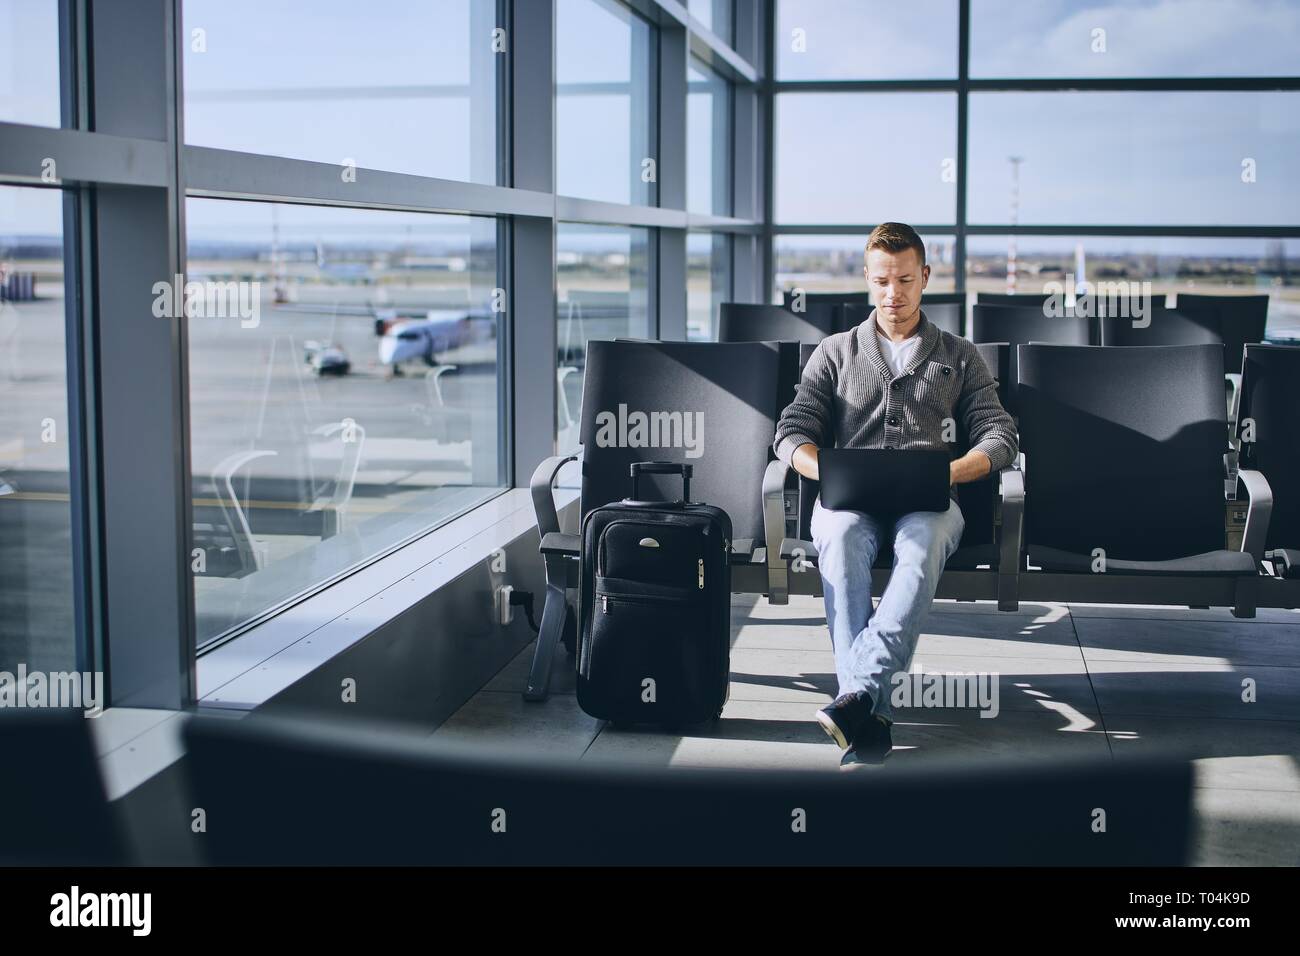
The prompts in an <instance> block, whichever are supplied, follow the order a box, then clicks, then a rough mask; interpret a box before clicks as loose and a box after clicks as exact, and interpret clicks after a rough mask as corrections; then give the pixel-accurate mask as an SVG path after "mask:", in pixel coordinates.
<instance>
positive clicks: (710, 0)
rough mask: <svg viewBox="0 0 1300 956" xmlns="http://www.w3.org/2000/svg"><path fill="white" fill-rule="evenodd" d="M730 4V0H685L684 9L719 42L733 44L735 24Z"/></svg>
mask: <svg viewBox="0 0 1300 956" xmlns="http://www.w3.org/2000/svg"><path fill="white" fill-rule="evenodd" d="M746 2H748V0H746ZM731 4H732V0H687V4H686V9H687V10H688V11H689V12H690V14H691V16H693V17H694V18H695V19H696V20H698V21H699V22H700V24H701V25H702V26H703V27H704V28H705V29H706V30H708V31H709V32H710V33H712V34H713V35H714V36H716V37H717V38H718V39H719V40H722V41H723V42H725V43H733V42H735V40H734V37H735V24H734V22H733V19H732V10H731Z"/></svg>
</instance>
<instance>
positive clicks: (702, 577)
mask: <svg viewBox="0 0 1300 956" xmlns="http://www.w3.org/2000/svg"><path fill="white" fill-rule="evenodd" d="M700 588H701V589H703V588H704V559H703V558H700Z"/></svg>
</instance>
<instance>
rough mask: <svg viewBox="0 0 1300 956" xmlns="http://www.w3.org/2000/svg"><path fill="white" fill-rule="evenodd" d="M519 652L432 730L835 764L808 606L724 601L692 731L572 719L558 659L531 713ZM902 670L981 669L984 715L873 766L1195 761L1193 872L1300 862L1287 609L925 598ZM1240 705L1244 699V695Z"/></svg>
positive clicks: (1299, 788) (820, 636)
mask: <svg viewBox="0 0 1300 956" xmlns="http://www.w3.org/2000/svg"><path fill="white" fill-rule="evenodd" d="M532 651H533V648H532V646H531V645H530V646H529V647H528V648H527V649H525V650H524V651H523V652H522V653H521V654H520V655H519V656H518V657H517V658H516V659H515V660H514V661H512V662H511V663H510V664H509V665H508V666H507V667H506V668H504V669H503V670H502V671H501V673H499V674H498V675H497V676H496V677H495V678H494V679H493V680H492V681H491V682H489V683H488V684H487V686H485V687H484V688H483V689H482V690H481V691H480V692H479V693H478V694H477V695H476V696H475V697H474V698H473V699H472V700H470V701H469V702H468V703H467V704H466V705H465V706H464V707H462V708H461V709H460V710H459V711H458V712H457V713H456V714H455V715H453V716H452V718H451V719H450V720H448V721H447V722H446V723H445V724H444V725H443V726H442V727H441V728H439V730H438V731H437V735H438V736H442V737H451V738H457V739H465V740H473V741H475V742H477V743H481V744H488V745H492V744H500V745H502V746H508V747H511V748H513V747H518V746H521V745H522V746H525V747H527V748H528V749H530V750H532V751H534V752H537V751H541V752H545V753H548V754H554V755H556V756H557V757H573V758H577V759H582V760H608V761H631V762H638V763H642V764H647V763H648V764H660V765H671V766H719V767H751V768H752V767H760V768H761V767H776V766H780V767H800V768H805V767H806V768H826V769H827V770H835V769H836V767H837V764H838V758H839V750H838V749H837V748H836V747H835V746H834V745H833V744H832V743H831V742H830V741H829V740H828V738H827V737H826V736H825V734H823V733H822V731H821V730H820V729H819V728H818V727H817V725H816V724H815V723H814V722H813V720H812V713H813V711H814V709H815V708H817V707H818V706H820V705H821V704H823V703H826V702H827V701H829V700H830V699H831V695H832V694H833V692H834V689H835V688H834V683H835V678H834V663H833V660H832V656H831V652H830V642H829V638H828V636H827V633H826V624H825V618H824V615H823V613H822V606H821V601H820V599H815V598H799V597H796V598H792V599H791V601H790V604H789V605H788V606H785V607H773V606H770V605H768V604H767V602H766V601H765V600H763V599H762V598H753V597H741V596H737V598H736V599H735V602H734V604H733V611H732V652H731V681H732V683H731V698H730V700H729V701H728V703H727V707H726V709H725V710H724V712H723V717H722V721H721V722H720V724H719V725H718V726H717V727H716V728H713V729H712V730H709V731H702V732H700V733H699V734H698V735H693V736H678V735H675V734H669V733H665V732H662V731H656V730H649V729H646V730H618V731H615V730H613V729H610V728H607V727H606V726H605V725H604V723H603V722H602V721H599V720H595V719H593V718H591V717H588V716H587V715H586V714H584V713H583V712H582V711H581V709H579V707H578V704H577V699H576V697H575V696H574V681H573V674H572V671H571V667H572V661H571V659H570V658H567V657H565V656H564V655H563V654H561V655H560V656H559V657H558V658H557V661H556V667H555V672H554V676H553V678H552V694H551V697H550V699H549V700H547V701H546V702H545V703H526V702H525V701H524V700H523V698H522V695H521V691H522V689H523V684H524V678H525V676H526V674H527V670H528V664H529V662H530V660H531V657H532ZM912 669H913V670H919V671H922V672H925V673H932V672H954V671H961V672H966V673H970V672H976V671H977V672H980V673H985V674H992V675H996V679H997V686H998V694H997V698H996V700H997V704H998V713H997V715H996V717H995V718H993V719H984V718H982V717H981V716H980V714H979V712H978V711H977V710H975V709H971V708H950V709H943V710H938V709H934V708H910V709H906V710H899V711H897V712H896V724H895V728H894V743H895V753H894V755H893V756H892V757H891V760H890V764H889V765H888V766H896V765H908V766H917V765H919V764H921V763H923V762H929V763H933V762H940V761H981V762H984V763H987V762H989V761H996V760H1000V759H1024V758H1025V757H1026V756H1033V755H1037V754H1042V755H1054V756H1074V755H1080V756H1082V755H1089V754H1097V755H1107V754H1109V755H1110V756H1111V757H1112V759H1116V760H1124V759H1141V758H1142V757H1143V756H1144V755H1150V754H1153V753H1157V752H1161V751H1166V750H1173V751H1176V752H1178V753H1182V754H1186V755H1187V756H1189V757H1192V758H1194V762H1195V768H1196V792H1195V797H1194V801H1195V810H1196V817H1197V829H1196V837H1195V841H1196V842H1195V850H1194V861H1195V862H1197V863H1199V864H1228V865H1231V864H1251V865H1287V866H1292V865H1296V864H1297V863H1300V612H1295V611H1278V610H1271V611H1260V613H1259V616H1258V618H1256V619H1255V620H1238V619H1236V618H1233V617H1232V616H1231V615H1230V614H1229V612H1228V611H1226V610H1220V611H1215V610H1208V611H1194V610H1187V609H1180V608H1158V607H1143V608H1133V607H1112V606H1096V605H1071V606H1066V605H1042V604H1037V605H1021V610H1020V611H1019V612H1016V613H1002V612H999V611H997V610H996V608H995V607H994V606H992V605H990V604H970V603H961V604H959V603H955V602H937V603H936V604H935V606H934V609H933V610H932V612H931V614H930V617H929V619H928V621H927V623H926V626H925V630H924V633H923V634H922V636H921V639H920V641H919V643H918V645H917V650H916V654H915V656H914V658H913V663H912ZM1252 697H1253V700H1251V699H1249V698H1252Z"/></svg>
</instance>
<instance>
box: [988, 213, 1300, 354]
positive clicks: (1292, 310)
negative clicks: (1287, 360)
mask: <svg viewBox="0 0 1300 956" xmlns="http://www.w3.org/2000/svg"><path fill="white" fill-rule="evenodd" d="M1012 245H1013V240H1012V238H1011V237H1010V236H970V237H969V238H967V240H966V288H967V289H969V290H970V291H972V292H1005V291H1007V259H1008V257H1009V255H1010V249H1011V247H1012ZM1014 246H1015V253H1016V291H1018V292H1041V291H1043V290H1044V286H1045V285H1046V284H1047V283H1049V282H1052V283H1060V284H1061V286H1062V287H1063V288H1064V287H1066V286H1069V285H1070V284H1072V283H1074V282H1077V281H1079V280H1081V279H1087V281H1089V282H1093V283H1096V282H1121V281H1126V282H1133V283H1140V282H1150V283H1151V292H1152V293H1153V294H1156V295H1158V294H1160V293H1165V294H1167V295H1168V294H1177V293H1179V292H1197V293H1209V294H1212V295H1231V294H1234V293H1241V294H1243V295H1246V294H1248V295H1261V294H1267V295H1268V296H1269V299H1270V301H1269V306H1268V330H1269V333H1270V334H1272V333H1277V332H1281V331H1282V330H1284V329H1290V330H1292V331H1293V332H1294V333H1295V334H1297V335H1300V241H1297V240H1295V239H1224V238H1194V237H1182V236H1017V237H1015V239H1014Z"/></svg>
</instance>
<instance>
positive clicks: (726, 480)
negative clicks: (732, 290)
mask: <svg viewBox="0 0 1300 956" xmlns="http://www.w3.org/2000/svg"><path fill="white" fill-rule="evenodd" d="M793 348H794V346H793V345H790V346H786V350H787V351H790V350H792V349H793ZM781 351H782V344H781V343H774V342H601V341H592V342H589V343H588V348H587V375H586V381H585V383H584V385H583V391H582V421H581V432H580V434H581V442H582V446H583V455H582V458H583V461H582V514H583V516H584V517H585V516H586V514H587V512H589V511H591V509H592V508H597V507H600V506H602V505H605V504H608V503H609V502H611V501H618V500H620V499H622V498H626V497H628V496H630V495H631V493H632V483H631V479H630V478H629V477H628V473H629V469H630V467H631V465H632V463H633V462H637V461H677V462H686V463H689V464H691V465H692V466H693V471H694V474H693V475H692V478H691V498H692V500H695V501H703V502H707V503H708V504H711V505H717V506H718V507H720V508H722V509H723V510H724V511H726V512H727V514H728V515H729V516H730V517H731V523H732V534H733V536H734V537H735V538H753V539H754V540H756V541H757V540H761V539H762V537H763V515H762V506H763V493H762V488H763V471H764V469H765V468H766V467H767V462H768V460H769V456H768V453H769V450H770V448H771V445H772V439H773V436H774V435H775V432H776V415H777V407H776V406H777V402H778V400H779V394H778V393H779V388H780V379H781V369H780V366H781ZM795 354H797V353H795ZM641 496H642V497H643V498H646V499H652V498H653V499H666V500H668V499H671V500H675V499H677V498H679V497H681V480H680V479H679V478H677V477H675V476H665V475H650V476H647V477H645V478H644V479H643V480H642V489H641Z"/></svg>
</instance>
